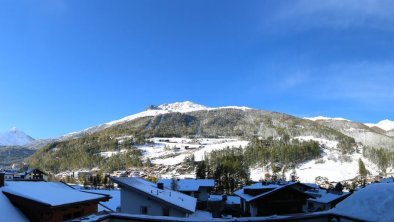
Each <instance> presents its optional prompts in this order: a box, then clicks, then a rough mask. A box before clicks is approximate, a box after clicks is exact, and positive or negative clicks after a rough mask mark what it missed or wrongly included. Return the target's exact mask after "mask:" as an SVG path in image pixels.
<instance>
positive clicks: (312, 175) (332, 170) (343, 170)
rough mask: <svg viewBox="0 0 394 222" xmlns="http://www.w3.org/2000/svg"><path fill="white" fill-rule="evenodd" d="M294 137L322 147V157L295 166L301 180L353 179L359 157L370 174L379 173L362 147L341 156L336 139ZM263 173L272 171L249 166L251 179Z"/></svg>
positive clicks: (256, 179) (289, 172)
mask: <svg viewBox="0 0 394 222" xmlns="http://www.w3.org/2000/svg"><path fill="white" fill-rule="evenodd" d="M295 139H298V140H301V141H309V140H314V141H317V142H319V144H320V145H321V147H322V148H323V153H322V158H320V159H318V160H310V161H307V162H305V163H303V164H301V165H299V166H297V168H296V173H297V176H298V177H299V180H300V181H301V182H306V183H315V179H316V177H318V176H321V177H327V178H328V180H329V181H333V182H338V181H345V180H349V179H353V178H355V177H356V176H357V175H358V172H359V166H358V160H359V159H361V160H362V161H363V162H364V164H365V166H366V168H367V170H368V171H369V172H370V173H371V174H372V175H377V174H378V173H379V169H378V167H377V166H376V165H375V164H374V163H372V162H371V161H369V160H368V159H366V158H364V157H363V156H362V147H359V153H354V154H352V155H347V156H345V157H343V155H342V154H341V152H340V150H338V149H337V144H338V142H337V141H331V140H327V139H322V138H314V137H311V136H308V137H296V138H295ZM389 171H392V169H389ZM265 173H270V174H272V172H271V171H270V170H268V169H263V168H261V167H254V168H251V175H250V177H251V179H252V180H254V181H258V180H261V179H264V175H265ZM291 173H292V172H291V171H288V172H286V173H285V174H286V178H290V174H291Z"/></svg>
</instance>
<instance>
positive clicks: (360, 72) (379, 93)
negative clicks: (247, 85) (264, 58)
mask: <svg viewBox="0 0 394 222" xmlns="http://www.w3.org/2000/svg"><path fill="white" fill-rule="evenodd" d="M272 73H275V74H274V75H272V76H270V77H266V76H265V77H262V78H265V79H261V80H260V81H258V80H256V81H255V82H260V83H256V85H255V87H254V89H252V90H253V93H256V94H258V93H262V92H263V91H264V93H270V94H274V95H275V94H276V95H282V96H293V97H294V96H295V97H298V98H304V99H307V100H318V101H327V102H329V101H331V102H335V101H342V102H351V103H358V104H361V105H363V106H366V105H374V106H387V105H389V104H391V103H393V102H394V63H390V62H355V63H337V64H332V65H328V66H319V67H317V66H315V67H313V66H304V67H303V69H302V71H300V69H299V67H297V68H294V70H292V67H286V69H284V68H283V67H277V69H276V70H273V72H272ZM261 84H263V85H261Z"/></svg>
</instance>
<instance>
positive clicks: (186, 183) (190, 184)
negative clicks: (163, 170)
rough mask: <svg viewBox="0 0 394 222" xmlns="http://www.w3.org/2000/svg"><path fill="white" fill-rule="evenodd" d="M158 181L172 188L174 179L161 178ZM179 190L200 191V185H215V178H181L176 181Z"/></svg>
mask: <svg viewBox="0 0 394 222" xmlns="http://www.w3.org/2000/svg"><path fill="white" fill-rule="evenodd" d="M157 182H158V183H163V184H164V187H166V188H168V189H171V184H172V179H160V180H159V181H157ZM176 185H177V190H178V191H198V189H199V188H200V187H211V188H213V187H214V186H215V180H213V179H180V180H177V181H176Z"/></svg>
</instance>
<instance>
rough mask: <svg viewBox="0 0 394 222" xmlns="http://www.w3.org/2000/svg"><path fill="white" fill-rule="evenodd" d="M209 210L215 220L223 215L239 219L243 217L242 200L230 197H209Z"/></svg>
mask: <svg viewBox="0 0 394 222" xmlns="http://www.w3.org/2000/svg"><path fill="white" fill-rule="evenodd" d="M208 210H209V211H210V212H212V216H213V217H214V218H220V217H222V216H223V215H231V216H232V217H239V216H240V215H241V198H240V197H238V196H229V195H209V199H208Z"/></svg>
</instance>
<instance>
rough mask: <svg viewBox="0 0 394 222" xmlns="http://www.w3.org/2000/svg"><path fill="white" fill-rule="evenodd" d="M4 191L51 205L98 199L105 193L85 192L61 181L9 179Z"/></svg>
mask: <svg viewBox="0 0 394 222" xmlns="http://www.w3.org/2000/svg"><path fill="white" fill-rule="evenodd" d="M3 192H6V193H10V194H12V195H16V196H20V197H24V198H27V199H30V200H34V201H37V202H40V203H43V204H49V205H51V206H61V205H64V204H69V203H76V202H83V201H89V200H96V199H100V198H103V197H105V196H104V195H99V194H93V193H85V192H81V191H78V190H75V189H73V188H71V187H69V186H67V185H66V184H63V183H60V182H22V181H18V182H17V181H8V182H6V185H5V186H4V187H3Z"/></svg>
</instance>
